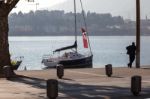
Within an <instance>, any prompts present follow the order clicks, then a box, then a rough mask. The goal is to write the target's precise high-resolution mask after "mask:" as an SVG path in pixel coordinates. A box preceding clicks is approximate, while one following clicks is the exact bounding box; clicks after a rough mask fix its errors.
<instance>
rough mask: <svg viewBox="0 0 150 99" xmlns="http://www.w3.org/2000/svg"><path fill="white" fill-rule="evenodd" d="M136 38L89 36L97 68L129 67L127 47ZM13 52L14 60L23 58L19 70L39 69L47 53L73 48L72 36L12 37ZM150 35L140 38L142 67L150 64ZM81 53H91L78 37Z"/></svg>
mask: <svg viewBox="0 0 150 99" xmlns="http://www.w3.org/2000/svg"><path fill="white" fill-rule="evenodd" d="M135 39H136V38H135V36H90V42H91V49H92V52H93V55H94V57H93V64H94V68H99V67H104V66H105V65H106V64H109V63H110V64H112V65H113V66H115V67H126V65H127V63H128V56H127V54H126V46H128V45H129V44H130V43H131V42H132V41H135ZM9 43H10V53H11V55H12V56H13V57H16V56H24V59H23V63H22V65H21V66H20V67H19V69H20V70H22V69H24V67H25V66H26V68H27V69H28V70H29V69H30V70H40V69H42V68H43V67H44V66H43V65H42V64H41V60H42V56H43V55H44V54H52V51H54V50H55V49H57V48H60V47H64V46H68V45H72V44H73V43H74V37H73V36H57V37H56V36H54V37H9ZM149 44H150V36H142V37H141V65H150V46H149ZM78 46H79V52H81V53H86V52H88V51H89V50H87V49H84V48H83V43H82V37H78Z"/></svg>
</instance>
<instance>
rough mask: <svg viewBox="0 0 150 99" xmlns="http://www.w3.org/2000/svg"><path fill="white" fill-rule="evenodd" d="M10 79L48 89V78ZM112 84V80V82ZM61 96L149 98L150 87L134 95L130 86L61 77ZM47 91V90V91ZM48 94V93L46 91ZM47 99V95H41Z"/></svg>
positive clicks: (67, 98) (68, 98)
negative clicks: (104, 84)
mask: <svg viewBox="0 0 150 99" xmlns="http://www.w3.org/2000/svg"><path fill="white" fill-rule="evenodd" d="M10 81H13V82H19V83H24V84H28V85H30V86H32V87H35V88H38V89H45V90H46V80H44V79H39V78H33V77H26V76H21V75H20V76H18V77H17V78H13V79H11V80H10ZM110 85H111V82H110ZM58 86H59V96H58V99H119V98H121V99H148V98H150V87H149V88H145V89H142V92H141V93H140V95H139V96H133V95H132V93H131V92H130V88H123V87H118V86H98V85H85V84H84V85H83V84H79V83H77V82H75V80H70V79H67V78H65V79H61V80H59V85H58ZM45 92H46V91H45ZM45 94H46V93H45ZM40 98H41V99H45V97H41V96H40Z"/></svg>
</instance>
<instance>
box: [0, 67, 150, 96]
mask: <svg viewBox="0 0 150 99" xmlns="http://www.w3.org/2000/svg"><path fill="white" fill-rule="evenodd" d="M15 72H16V74H17V75H20V76H19V77H17V78H13V79H10V80H6V79H4V78H1V79H0V99H48V98H47V96H46V80H48V79H57V80H58V82H59V95H58V98H57V99H119V98H121V99H150V67H149V68H142V69H135V68H131V69H130V68H113V75H112V77H107V76H106V75H105V69H103V68H95V69H65V71H64V72H65V73H64V77H63V78H62V79H58V78H57V75H56V70H55V69H49V70H39V71H15ZM134 75H140V76H142V91H141V93H140V95H139V96H133V95H132V93H131V92H130V85H131V77H132V76H134Z"/></svg>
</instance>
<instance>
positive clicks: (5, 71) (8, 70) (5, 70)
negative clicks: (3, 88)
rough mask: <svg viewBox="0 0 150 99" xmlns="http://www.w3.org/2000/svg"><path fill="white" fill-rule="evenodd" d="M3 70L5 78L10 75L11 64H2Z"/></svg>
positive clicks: (11, 72)
mask: <svg viewBox="0 0 150 99" xmlns="http://www.w3.org/2000/svg"><path fill="white" fill-rule="evenodd" d="M3 72H4V75H5V77H6V78H7V79H9V78H10V77H12V74H13V71H12V68H11V66H4V67H3Z"/></svg>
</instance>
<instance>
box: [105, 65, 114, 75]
mask: <svg viewBox="0 0 150 99" xmlns="http://www.w3.org/2000/svg"><path fill="white" fill-rule="evenodd" d="M105 71H106V75H107V76H108V77H111V75H112V65H111V64H107V65H105Z"/></svg>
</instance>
